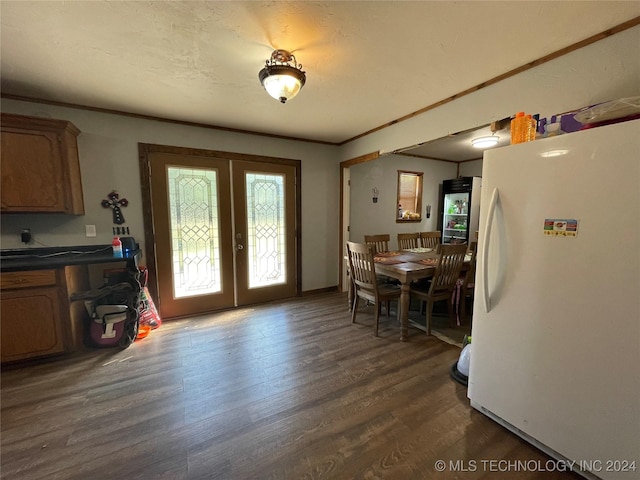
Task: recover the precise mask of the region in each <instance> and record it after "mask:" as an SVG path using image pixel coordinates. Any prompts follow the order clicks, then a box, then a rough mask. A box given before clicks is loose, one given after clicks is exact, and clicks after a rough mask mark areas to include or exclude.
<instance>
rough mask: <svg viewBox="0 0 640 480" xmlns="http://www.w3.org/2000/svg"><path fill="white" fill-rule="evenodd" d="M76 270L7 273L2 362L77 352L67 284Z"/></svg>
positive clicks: (0, 323) (0, 317) (0, 324)
mask: <svg viewBox="0 0 640 480" xmlns="http://www.w3.org/2000/svg"><path fill="white" fill-rule="evenodd" d="M73 272H74V271H73V270H70V271H66V270H65V269H58V270H33V271H24V272H3V273H2V274H1V275H0V278H1V280H2V281H1V286H0V288H1V294H2V302H0V310H1V311H0V347H1V348H0V360H1V361H2V362H3V363H5V362H12V361H17V360H26V359H32V358H39V357H46V356H50V355H56V354H61V353H67V352H71V351H73V350H75V349H76V348H77V345H78V342H77V341H76V340H75V339H74V338H73V337H74V336H76V332H75V330H76V328H75V327H74V323H77V321H76V322H74V321H73V320H74V319H73V318H72V317H73V316H75V315H72V314H71V313H72V312H73V310H72V309H71V305H70V304H69V301H68V292H67V283H68V281H69V280H73V281H74V282H75V283H79V282H78V281H77V280H76V277H75V276H74V275H71V274H70V273H73Z"/></svg>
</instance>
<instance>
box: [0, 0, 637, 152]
mask: <svg viewBox="0 0 640 480" xmlns="http://www.w3.org/2000/svg"><path fill="white" fill-rule="evenodd" d="M0 14H1V19H2V31H1V44H2V52H1V53H2V60H1V61H2V63H1V70H0V71H1V79H2V82H1V89H2V93H3V94H10V95H18V96H28V97H34V98H39V99H45V100H49V101H57V102H65V103H71V104H77V105H84V106H91V107H98V108H103V109H112V110H116V111H123V112H131V113H136V114H142V115H149V116H155V117H162V118H168V119H173V120H181V121H188V122H196V123H201V124H207V125H212V126H220V127H226V128H232V129H240V130H246V131H253V132H261V133H267V134H274V135H282V136H286V137H295V138H302V139H311V140H316V141H323V142H331V143H340V142H344V141H345V140H348V139H350V138H353V137H355V136H358V135H360V134H363V133H365V132H367V131H370V130H372V129H374V128H376V127H380V126H383V125H385V124H387V123H388V122H391V121H393V120H395V119H398V118H401V117H403V116H405V115H407V114H410V113H412V112H415V111H417V110H420V109H422V108H424V107H426V106H429V105H431V104H434V103H436V102H438V101H440V100H443V99H445V98H447V97H449V96H451V95H454V94H456V93H458V92H461V91H463V90H465V89H467V88H469V87H472V86H474V85H477V84H479V83H481V82H484V81H486V80H489V79H491V78H493V77H495V76H497V75H500V74H502V73H505V72H507V71H509V70H511V69H514V68H516V67H519V66H521V65H524V64H526V63H528V62H530V61H532V60H536V59H538V58H540V57H543V56H545V55H547V54H549V53H551V52H554V51H557V50H559V49H561V48H563V47H566V46H568V45H571V44H573V43H575V42H578V41H580V40H583V39H585V38H587V37H589V36H591V35H594V34H596V33H600V32H603V31H604V30H606V29H608V28H611V27H613V26H615V25H618V24H621V23H623V22H624V21H627V20H630V19H632V18H634V17H637V16H638V15H640V2H638V1H632V2H617V1H587V2H581V1H553V2H539V1H535V2H534V1H508V2H498V1H488V2H484V1H471V2H466V1H463V2H450V1H413V2H409V1H404V2H395V1H386V2H385V1H366V2H358V1H345V2H342V1H333V2H315V1H305V2H288V1H269V2H261V1H251V2H243V1H233V2H230V1H208V2H195V1H189V2H182V1H171V2H157V1H151V2H139V1H122V2H120V1H79V2H75V1H46V2H35V1H7V0H2V2H0ZM275 48H282V49H286V50H290V51H293V53H294V54H295V55H296V58H297V60H298V62H299V63H302V65H303V68H304V70H305V71H306V73H307V83H306V85H305V87H304V88H303V89H302V91H301V92H300V93H299V95H298V96H297V97H296V98H294V99H292V100H290V101H289V102H287V103H286V104H281V103H279V102H278V101H276V100H274V99H272V98H271V97H270V96H269V95H267V93H266V92H265V91H264V89H263V88H262V86H261V85H260V83H259V81H258V71H259V70H260V69H261V68H262V67H263V66H264V63H265V60H266V59H267V58H269V56H270V54H271V52H272V50H273V49H275ZM490 120H491V119H487V121H490Z"/></svg>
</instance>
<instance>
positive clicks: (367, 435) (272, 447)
mask: <svg viewBox="0 0 640 480" xmlns="http://www.w3.org/2000/svg"><path fill="white" fill-rule="evenodd" d="M372 311H373V307H363V308H362V310H361V313H360V314H359V318H358V322H359V324H356V325H352V324H351V323H350V320H349V312H348V311H347V308H346V297H345V295H344V294H339V293H329V294H321V295H314V296H308V297H302V298H297V299H294V300H290V301H286V302H282V303H274V304H267V305H262V306H258V307H251V308H242V309H237V310H233V311H228V312H224V313H218V314H214V315H209V316H206V317H201V318H194V319H189V320H180V321H175V322H165V323H164V324H163V325H162V327H161V328H160V329H158V330H155V331H153V332H152V333H151V334H150V335H149V336H148V337H147V338H146V339H144V340H142V341H140V342H136V343H135V344H134V345H132V346H131V347H130V348H128V349H126V350H123V351H117V350H93V351H89V352H86V353H83V354H82V355H79V356H78V357H76V358H71V359H63V360H59V361H56V362H52V363H47V364H42V365H36V366H29V367H25V368H19V369H10V370H6V369H5V371H3V372H2V379H1V380H2V385H1V387H2V388H1V394H2V398H1V400H2V405H1V408H2V418H1V434H2V438H1V442H2V443H1V447H2V451H1V455H2V460H1V462H2V465H1V466H2V478H7V479H48V480H50V479H83V480H85V479H187V478H188V479H328V478H331V479H383V478H384V479H427V478H437V479H449V478H458V479H459V478H464V479H492V478H505V479H507V478H508V479H538V478H545V479H574V480H575V479H576V478H578V477H577V476H575V475H574V474H568V473H557V472H552V473H540V472H536V471H529V472H522V471H521V472H515V471H508V472H504V473H500V472H496V471H491V469H490V468H489V467H487V468H483V467H482V463H481V462H482V461H483V460H495V461H499V460H531V461H539V462H542V464H543V465H544V462H546V461H547V460H548V458H547V457H546V456H545V455H544V454H542V453H541V452H540V451H538V450H537V449H535V448H533V447H531V446H530V445H529V444H527V443H525V442H523V441H522V440H520V439H519V438H518V437H516V436H515V435H513V434H511V433H510V432H508V431H506V430H505V429H503V428H502V427H500V426H499V425H497V424H496V423H494V422H493V421H491V420H489V419H488V418H486V417H485V416H483V415H482V414H480V413H479V412H477V411H475V410H473V409H471V408H470V406H469V401H468V399H467V397H466V388H465V387H464V386H462V385H460V384H458V383H455V382H454V381H452V380H451V378H450V376H449V368H450V366H451V365H452V363H453V362H454V361H455V360H456V359H457V358H458V355H459V353H460V349H459V348H457V347H455V346H452V345H450V344H447V343H445V342H443V341H441V340H438V339H437V338H435V337H427V336H426V335H425V334H424V333H423V332H421V331H419V330H416V329H410V331H409V333H410V341H409V342H406V343H401V342H400V341H399V330H398V327H397V325H395V322H394V320H392V319H391V318H386V317H382V319H381V330H380V337H378V338H375V337H374V336H373V334H372V328H371V322H372V319H373V316H372ZM439 459H442V460H444V461H445V462H447V465H449V463H448V462H449V461H452V462H456V461H458V462H461V463H458V465H459V466H461V467H462V466H464V467H466V468H467V470H472V469H475V471H467V472H454V471H452V470H451V469H450V468H449V467H447V468H446V469H445V471H444V472H438V471H437V469H436V461H437V460H439ZM470 461H475V462H476V467H475V468H469V466H470V464H469V462H470Z"/></svg>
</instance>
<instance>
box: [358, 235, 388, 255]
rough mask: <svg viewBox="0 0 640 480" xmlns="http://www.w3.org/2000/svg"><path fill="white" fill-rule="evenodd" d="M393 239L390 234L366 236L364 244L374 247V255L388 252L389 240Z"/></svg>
mask: <svg viewBox="0 0 640 480" xmlns="http://www.w3.org/2000/svg"><path fill="white" fill-rule="evenodd" d="M390 239H391V237H390V235H389V234H388V233H381V234H378V235H365V236H364V243H366V244H367V245H372V246H373V248H374V250H373V253H374V254H376V253H380V252H388V251H389V240H390Z"/></svg>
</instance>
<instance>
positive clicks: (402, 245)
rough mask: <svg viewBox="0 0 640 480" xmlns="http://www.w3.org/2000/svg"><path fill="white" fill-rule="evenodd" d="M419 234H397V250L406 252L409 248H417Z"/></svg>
mask: <svg viewBox="0 0 640 480" xmlns="http://www.w3.org/2000/svg"><path fill="white" fill-rule="evenodd" d="M419 238H420V234H419V233H399V234H398V248H399V249H400V250H407V249H409V248H418V239H419Z"/></svg>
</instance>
